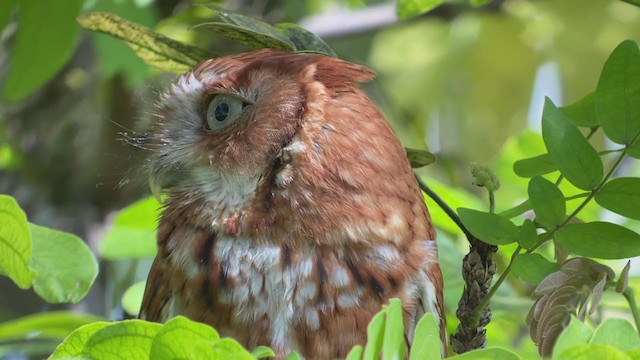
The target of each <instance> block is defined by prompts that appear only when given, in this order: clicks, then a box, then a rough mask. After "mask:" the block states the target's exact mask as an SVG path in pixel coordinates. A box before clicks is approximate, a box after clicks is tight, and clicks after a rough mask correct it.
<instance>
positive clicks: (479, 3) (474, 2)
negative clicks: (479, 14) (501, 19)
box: [469, 0, 491, 7]
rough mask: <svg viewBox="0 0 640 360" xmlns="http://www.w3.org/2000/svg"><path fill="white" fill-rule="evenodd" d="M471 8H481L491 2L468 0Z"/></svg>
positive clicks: (487, 0)
mask: <svg viewBox="0 0 640 360" xmlns="http://www.w3.org/2000/svg"><path fill="white" fill-rule="evenodd" d="M469 2H470V3H471V5H472V6H476V7H478V6H483V5H486V4H488V3H489V2H491V0H469Z"/></svg>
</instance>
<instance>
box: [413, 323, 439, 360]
mask: <svg viewBox="0 0 640 360" xmlns="http://www.w3.org/2000/svg"><path fill="white" fill-rule="evenodd" d="M441 347H442V341H441V340H440V326H439V325H438V322H437V321H436V318H435V316H433V314H432V313H426V314H424V316H423V317H422V318H421V319H420V321H418V325H416V329H415V332H414V334H413V343H412V345H411V355H410V358H409V359H410V360H440V359H442V352H441V351H442V349H441Z"/></svg>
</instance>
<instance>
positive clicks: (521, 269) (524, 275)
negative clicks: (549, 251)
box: [511, 254, 560, 285]
mask: <svg viewBox="0 0 640 360" xmlns="http://www.w3.org/2000/svg"><path fill="white" fill-rule="evenodd" d="M558 270H560V265H558V264H556V263H554V262H551V261H549V260H547V259H546V258H545V257H544V256H542V255H540V254H522V255H520V256H518V257H517V258H516V260H515V261H514V263H513V267H512V268H511V271H512V273H513V275H514V276H515V277H518V278H520V279H522V280H524V281H526V282H528V283H530V284H534V285H535V284H539V283H540V282H541V281H542V280H543V279H544V278H545V277H547V276H548V275H549V274H551V273H552V272H554V271H558Z"/></svg>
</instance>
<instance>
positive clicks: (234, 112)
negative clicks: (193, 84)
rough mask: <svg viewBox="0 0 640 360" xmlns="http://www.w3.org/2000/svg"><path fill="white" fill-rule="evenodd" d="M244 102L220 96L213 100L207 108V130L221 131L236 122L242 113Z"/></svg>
mask: <svg viewBox="0 0 640 360" xmlns="http://www.w3.org/2000/svg"><path fill="white" fill-rule="evenodd" d="M244 105H245V104H244V101H243V100H242V99H240V98H238V97H235V96H231V95H226V94H220V95H216V96H215V97H213V99H211V102H210V103H209V106H208V107H207V113H206V117H207V122H206V123H205V125H204V126H205V128H206V129H207V130H219V129H222V128H224V127H226V126H227V125H229V124H231V123H232V122H234V121H236V119H238V117H239V116H240V114H241V113H242V108H243V106H244Z"/></svg>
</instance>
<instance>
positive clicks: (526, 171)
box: [513, 154, 558, 178]
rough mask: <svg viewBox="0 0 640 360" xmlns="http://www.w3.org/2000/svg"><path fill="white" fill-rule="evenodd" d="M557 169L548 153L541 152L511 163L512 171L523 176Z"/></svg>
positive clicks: (546, 172)
mask: <svg viewBox="0 0 640 360" xmlns="http://www.w3.org/2000/svg"><path fill="white" fill-rule="evenodd" d="M557 170H558V167H557V166H556V164H554V163H553V162H552V161H551V158H550V157H549V154H542V155H538V156H534V157H530V158H526V159H522V160H518V161H516V162H515V163H513V172H515V173H516V175H518V176H520V177H524V178H530V177H534V176H537V175H544V174H549V173H552V172H554V171H557Z"/></svg>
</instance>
